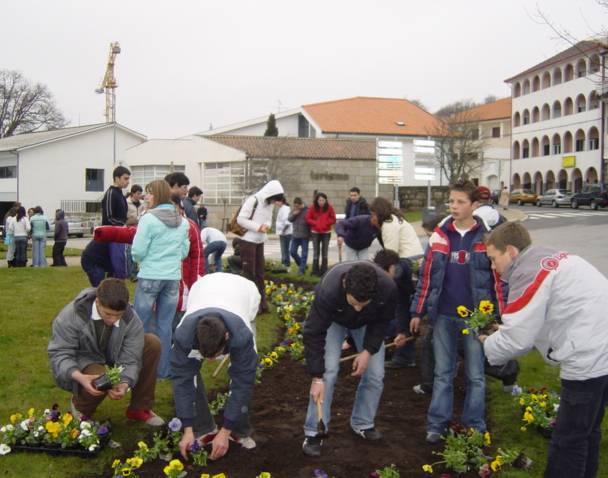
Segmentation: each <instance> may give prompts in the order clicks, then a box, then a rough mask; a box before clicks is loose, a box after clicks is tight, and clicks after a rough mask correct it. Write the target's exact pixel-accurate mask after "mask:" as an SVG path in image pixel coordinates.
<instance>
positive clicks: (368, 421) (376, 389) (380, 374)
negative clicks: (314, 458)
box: [304, 322, 384, 436]
mask: <svg viewBox="0 0 608 478" xmlns="http://www.w3.org/2000/svg"><path fill="white" fill-rule="evenodd" d="M366 328H367V327H365V326H364V327H359V328H358V329H347V328H346V327H344V326H342V325H339V324H337V323H335V322H334V323H332V324H331V326H330V327H329V329H327V335H326V337H325V373H324V374H323V380H324V382H325V397H324V399H323V422H324V423H325V425H326V426H327V427H328V428H327V429H328V430H329V422H330V418H331V402H332V399H333V395H334V386H335V384H336V379H337V378H338V371H339V370H340V355H341V353H342V342H343V341H344V338H345V337H346V334H347V333H349V334H350V336H351V337H352V338H353V340H354V341H355V345H356V346H357V350H363V339H364V338H365V330H366ZM383 388H384V344H382V346H381V347H380V350H378V352H376V353H375V354H374V355H372V356H371V358H370V359H369V362H368V364H367V369H366V370H365V372H364V373H363V376H362V377H361V380H360V381H359V386H358V387H357V393H356V395H355V403H354V405H353V411H352V413H351V416H350V426H351V427H352V428H353V429H356V430H366V429H368V428H372V427H373V426H374V419H375V418H376V412H377V411H378V404H379V403H380V397H381V396H382V389H383ZM318 421H319V419H318V417H317V405H316V404H315V402H313V400H312V398H310V399H309V401H308V411H307V412H306V422H305V423H304V434H305V435H306V436H316V435H317V423H318Z"/></svg>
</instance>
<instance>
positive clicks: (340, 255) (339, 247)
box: [338, 243, 342, 262]
mask: <svg viewBox="0 0 608 478" xmlns="http://www.w3.org/2000/svg"><path fill="white" fill-rule="evenodd" d="M338 262H342V244H340V243H338Z"/></svg>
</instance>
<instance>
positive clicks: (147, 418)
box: [125, 408, 165, 427]
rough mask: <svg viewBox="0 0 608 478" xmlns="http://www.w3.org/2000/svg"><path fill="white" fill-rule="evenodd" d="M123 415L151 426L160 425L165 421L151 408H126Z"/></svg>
mask: <svg viewBox="0 0 608 478" xmlns="http://www.w3.org/2000/svg"><path fill="white" fill-rule="evenodd" d="M125 415H126V416H127V418H129V419H130V420H137V421H140V422H145V423H146V425H150V426H152V427H161V426H163V425H164V424H165V421H164V420H163V419H162V418H161V417H159V416H158V415H157V414H156V413H154V412H153V411H152V410H131V409H129V408H128V409H127V412H126V413H125Z"/></svg>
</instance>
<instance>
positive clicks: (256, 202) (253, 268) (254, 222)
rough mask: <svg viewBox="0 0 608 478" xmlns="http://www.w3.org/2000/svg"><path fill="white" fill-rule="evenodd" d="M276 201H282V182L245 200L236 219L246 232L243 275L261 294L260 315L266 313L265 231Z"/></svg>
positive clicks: (274, 180)
mask: <svg viewBox="0 0 608 478" xmlns="http://www.w3.org/2000/svg"><path fill="white" fill-rule="evenodd" d="M276 201H281V202H285V196H284V195H283V186H282V185H281V183H280V182H279V181H277V180H276V179H273V180H272V181H269V182H267V183H266V184H265V185H264V186H262V188H261V189H260V190H259V191H258V192H256V193H254V194H252V195H251V196H249V197H248V198H247V199H245V202H244V203H243V206H242V207H241V212H240V213H239V216H238V218H237V223H238V224H239V226H241V227H244V228H245V229H247V232H246V233H245V235H243V238H242V240H241V241H240V250H241V259H242V261H243V276H245V277H246V278H247V279H249V280H252V281H253V282H255V285H256V286H257V288H258V291H259V292H260V295H261V297H262V300H261V302H260V312H266V311H267V310H268V305H267V304H266V295H265V294H264V242H266V237H267V236H266V232H267V231H268V230H269V229H270V226H271V224H272V211H273V207H274V204H275V202H276Z"/></svg>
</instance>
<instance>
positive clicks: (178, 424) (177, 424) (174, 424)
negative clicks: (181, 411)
mask: <svg viewBox="0 0 608 478" xmlns="http://www.w3.org/2000/svg"><path fill="white" fill-rule="evenodd" d="M168 426H169V430H171V431H172V432H178V431H180V430H181V429H182V421H181V420H180V419H179V418H177V417H176V418H173V419H172V420H171V421H170V422H169V425H168Z"/></svg>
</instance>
